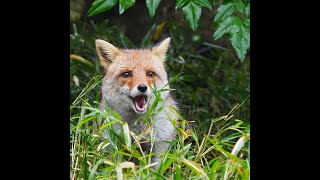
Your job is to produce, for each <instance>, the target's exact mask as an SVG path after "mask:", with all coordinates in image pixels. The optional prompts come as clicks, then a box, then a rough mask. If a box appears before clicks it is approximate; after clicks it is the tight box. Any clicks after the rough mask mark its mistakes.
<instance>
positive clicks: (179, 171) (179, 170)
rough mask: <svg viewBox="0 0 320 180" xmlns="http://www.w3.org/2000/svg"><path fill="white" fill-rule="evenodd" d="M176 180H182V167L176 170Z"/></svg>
mask: <svg viewBox="0 0 320 180" xmlns="http://www.w3.org/2000/svg"><path fill="white" fill-rule="evenodd" d="M173 179H174V180H181V179H182V177H181V168H180V167H176V168H175V169H174V178H173Z"/></svg>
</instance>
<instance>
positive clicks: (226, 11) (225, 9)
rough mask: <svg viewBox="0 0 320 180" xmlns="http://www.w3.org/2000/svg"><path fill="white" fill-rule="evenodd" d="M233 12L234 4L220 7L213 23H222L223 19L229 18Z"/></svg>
mask: <svg viewBox="0 0 320 180" xmlns="http://www.w3.org/2000/svg"><path fill="white" fill-rule="evenodd" d="M234 10H235V4H234V3H228V4H225V5H221V6H220V7H219V8H218V10H217V14H216V16H215V17H214V22H219V21H223V20H224V19H226V18H228V17H230V15H231V14H232V13H233V12H234Z"/></svg>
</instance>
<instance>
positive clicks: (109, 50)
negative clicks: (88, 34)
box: [96, 39, 121, 67]
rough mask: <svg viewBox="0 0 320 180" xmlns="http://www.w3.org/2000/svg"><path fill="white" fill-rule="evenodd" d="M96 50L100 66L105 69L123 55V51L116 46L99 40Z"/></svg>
mask: <svg viewBox="0 0 320 180" xmlns="http://www.w3.org/2000/svg"><path fill="white" fill-rule="evenodd" d="M96 50H97V53H98V56H99V59H100V64H101V65H102V66H103V67H107V66H108V64H109V63H111V62H112V61H114V60H115V58H116V57H117V56H118V55H119V54H121V51H120V50H119V49H118V48H116V47H115V46H114V45H112V44H110V43H108V42H107V41H104V40H101V39H97V40H96Z"/></svg>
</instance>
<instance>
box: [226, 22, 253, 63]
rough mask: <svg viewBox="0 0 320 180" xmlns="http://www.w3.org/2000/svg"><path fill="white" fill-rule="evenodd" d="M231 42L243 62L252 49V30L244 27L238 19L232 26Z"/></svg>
mask: <svg viewBox="0 0 320 180" xmlns="http://www.w3.org/2000/svg"><path fill="white" fill-rule="evenodd" d="M230 41H231V44H232V46H233V47H234V48H235V50H236V53H237V56H238V57H239V59H240V60H241V61H243V60H244V58H245V55H246V53H247V49H248V48H249V47H250V30H249V28H248V27H246V26H244V24H243V23H242V22H241V20H240V19H237V20H236V21H235V22H234V25H233V26H232V30H231V38H230Z"/></svg>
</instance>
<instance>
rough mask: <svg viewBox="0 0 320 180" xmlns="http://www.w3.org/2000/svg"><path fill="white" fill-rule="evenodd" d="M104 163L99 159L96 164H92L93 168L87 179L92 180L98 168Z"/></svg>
mask: <svg viewBox="0 0 320 180" xmlns="http://www.w3.org/2000/svg"><path fill="white" fill-rule="evenodd" d="M103 161H104V159H100V160H99V161H97V162H96V164H94V166H93V167H92V169H91V171H90V174H89V179H90V180H93V179H94V175H95V173H96V171H97V169H98V166H99V165H100V164H101V163H102V162H103Z"/></svg>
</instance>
